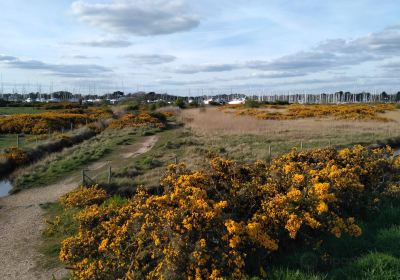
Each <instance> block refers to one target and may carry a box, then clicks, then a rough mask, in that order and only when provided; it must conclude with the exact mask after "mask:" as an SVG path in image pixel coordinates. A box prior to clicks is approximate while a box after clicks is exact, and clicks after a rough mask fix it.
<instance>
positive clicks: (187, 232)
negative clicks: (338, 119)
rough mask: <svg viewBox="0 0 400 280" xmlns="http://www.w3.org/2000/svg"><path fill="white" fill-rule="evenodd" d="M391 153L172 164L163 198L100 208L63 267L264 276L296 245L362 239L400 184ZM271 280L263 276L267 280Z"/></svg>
mask: <svg viewBox="0 0 400 280" xmlns="http://www.w3.org/2000/svg"><path fill="white" fill-rule="evenodd" d="M399 179H400V178H399V166H397V165H396V164H395V162H394V159H393V158H392V157H391V150H390V149H379V150H374V151H370V150H368V149H366V148H363V147H361V146H355V147H353V148H351V149H344V150H342V151H336V150H334V149H321V150H314V151H307V152H297V151H296V150H293V151H292V152H290V153H288V154H286V155H283V156H281V157H279V158H277V159H275V160H273V162H272V163H271V164H267V163H265V162H261V161H258V162H255V163H251V164H243V163H238V162H235V161H232V160H226V159H223V158H214V159H212V160H211V164H210V168H208V169H205V170H199V171H192V170H188V169H187V168H186V167H185V165H171V166H170V167H169V169H168V170H167V172H166V174H165V176H164V178H163V180H162V182H161V185H162V186H163V188H164V192H163V194H161V195H150V194H148V193H146V192H145V191H143V190H140V191H138V193H137V194H136V195H135V196H134V197H133V198H131V199H130V200H129V201H128V202H127V203H126V204H125V205H123V206H121V207H116V206H112V205H108V206H106V205H100V206H99V205H97V204H94V205H91V206H88V207H87V208H85V209H84V210H83V211H81V212H80V213H79V214H78V215H77V216H76V218H77V220H78V222H79V224H80V228H79V233H78V234H77V235H76V236H73V237H70V238H68V239H66V240H65V241H64V242H63V244H62V249H61V253H60V259H61V260H62V261H63V262H64V263H65V264H66V265H68V266H69V267H72V268H73V270H72V272H73V275H74V277H75V278H76V279H226V278H232V279H243V278H245V276H246V272H248V271H249V270H251V268H252V267H255V268H256V269H253V271H251V272H252V273H253V274H257V273H261V272H262V274H265V271H268V268H267V267H265V266H266V265H267V264H268V258H269V257H270V256H272V254H274V252H276V251H278V250H280V249H282V248H284V247H285V246H290V244H291V240H296V241H297V242H298V241H307V242H316V243H317V242H318V241H319V239H316V236H324V235H326V234H333V235H335V236H337V237H340V236H341V235H343V234H349V235H352V236H359V235H361V234H362V230H361V228H360V227H359V226H358V225H357V219H359V218H362V213H365V212H366V211H376V210H378V209H379V205H380V203H384V201H385V200H386V199H391V198H388V197H389V196H388V195H387V193H388V192H393V190H394V191H395V192H396V191H397V188H394V187H393V184H394V183H395V182H398V181H399ZM261 276H262V275H261Z"/></svg>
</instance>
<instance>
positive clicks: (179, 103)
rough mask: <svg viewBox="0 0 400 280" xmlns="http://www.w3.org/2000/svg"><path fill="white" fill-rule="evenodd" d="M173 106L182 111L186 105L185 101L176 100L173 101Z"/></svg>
mask: <svg viewBox="0 0 400 280" xmlns="http://www.w3.org/2000/svg"><path fill="white" fill-rule="evenodd" d="M175 105H176V106H178V107H179V108H181V109H184V108H185V107H186V103H185V101H184V100H183V99H182V98H178V99H177V100H176V101H175Z"/></svg>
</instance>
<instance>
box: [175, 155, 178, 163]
mask: <svg viewBox="0 0 400 280" xmlns="http://www.w3.org/2000/svg"><path fill="white" fill-rule="evenodd" d="M175 164H178V157H176V156H175Z"/></svg>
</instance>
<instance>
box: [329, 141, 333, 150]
mask: <svg viewBox="0 0 400 280" xmlns="http://www.w3.org/2000/svg"><path fill="white" fill-rule="evenodd" d="M330 147H332V141H331V139H329V148H330Z"/></svg>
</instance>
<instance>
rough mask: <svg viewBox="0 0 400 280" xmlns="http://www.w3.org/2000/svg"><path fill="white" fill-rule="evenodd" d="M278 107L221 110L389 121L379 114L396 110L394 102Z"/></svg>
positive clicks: (266, 117)
mask: <svg viewBox="0 0 400 280" xmlns="http://www.w3.org/2000/svg"><path fill="white" fill-rule="evenodd" d="M271 108H272V109H277V108H274V107H271V105H264V106H261V107H260V108H251V109H249V108H245V107H244V106H240V105H239V106H235V105H233V106H232V105H226V106H222V107H221V110H223V111H225V112H232V109H233V110H234V113H235V114H236V115H237V116H251V117H254V118H257V119H261V120H294V119H303V118H328V117H330V118H334V119H339V120H376V121H383V122H387V121H390V120H389V119H388V118H385V117H382V116H380V115H379V114H381V113H385V112H387V111H392V110H395V106H394V105H392V104H344V105H299V104H293V105H289V106H286V107H282V106H280V107H279V108H278V109H286V110H284V111H270V110H267V109H271Z"/></svg>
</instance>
